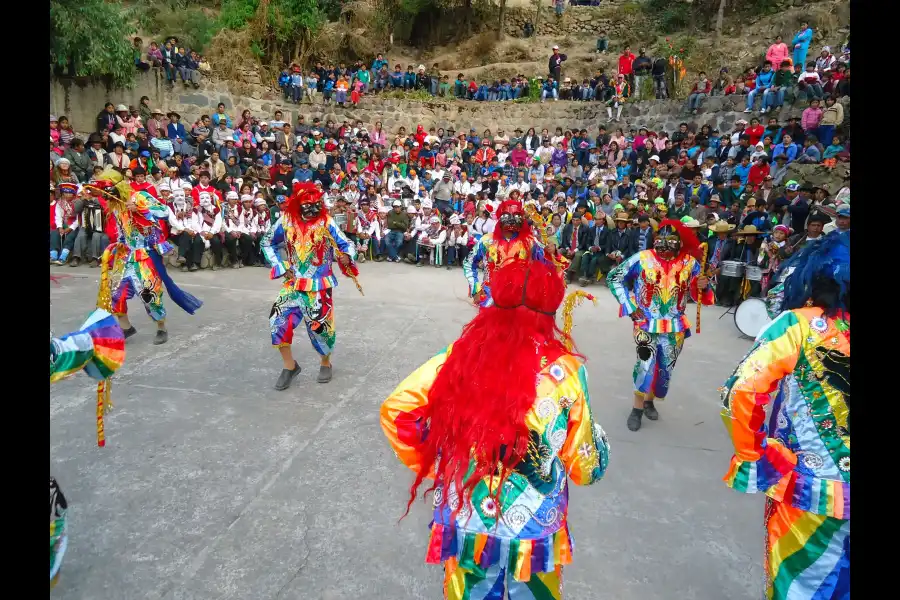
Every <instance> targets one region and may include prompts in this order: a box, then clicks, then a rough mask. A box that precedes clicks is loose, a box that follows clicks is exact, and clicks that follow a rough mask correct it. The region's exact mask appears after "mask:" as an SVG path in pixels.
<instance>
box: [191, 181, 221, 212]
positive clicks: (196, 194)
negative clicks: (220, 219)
mask: <svg viewBox="0 0 900 600" xmlns="http://www.w3.org/2000/svg"><path fill="white" fill-rule="evenodd" d="M200 192H209V193H210V194H212V195H213V204H215V205H216V206H222V194H220V193H219V190H217V189H216V188H214V187H213V186H211V185H207V186H206V187H204V186H203V184H200V183H198V184H197V186H196V187H195V188H193V189H192V190H191V198H193V199H194V208H197V207H198V206H200Z"/></svg>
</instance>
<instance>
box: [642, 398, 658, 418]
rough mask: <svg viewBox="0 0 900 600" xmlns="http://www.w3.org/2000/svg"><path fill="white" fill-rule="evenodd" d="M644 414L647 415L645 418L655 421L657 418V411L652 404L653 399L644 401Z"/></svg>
mask: <svg viewBox="0 0 900 600" xmlns="http://www.w3.org/2000/svg"><path fill="white" fill-rule="evenodd" d="M644 414H645V415H647V418H648V419H650V420H651V421H655V420H657V419H658V418H659V411H658V410H656V407H655V406H653V400H647V401H646V402H644Z"/></svg>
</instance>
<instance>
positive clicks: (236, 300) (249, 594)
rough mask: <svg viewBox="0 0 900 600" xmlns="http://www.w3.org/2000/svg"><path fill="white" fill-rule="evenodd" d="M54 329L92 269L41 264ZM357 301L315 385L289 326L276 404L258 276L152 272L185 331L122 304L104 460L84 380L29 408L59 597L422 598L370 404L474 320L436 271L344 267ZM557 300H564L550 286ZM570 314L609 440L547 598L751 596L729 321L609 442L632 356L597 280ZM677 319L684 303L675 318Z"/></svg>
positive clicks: (759, 504) (422, 516)
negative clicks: (46, 273) (168, 285)
mask: <svg viewBox="0 0 900 600" xmlns="http://www.w3.org/2000/svg"><path fill="white" fill-rule="evenodd" d="M51 271H52V272H54V273H57V274H63V275H66V276H68V277H66V278H65V279H63V280H62V281H61V283H60V285H54V284H51V292H50V295H51V299H52V303H53V304H52V309H51V324H52V325H53V329H54V332H55V333H56V334H62V333H65V332H68V331H72V330H73V329H75V328H77V327H78V326H79V325H80V324H81V322H82V321H83V319H84V318H85V317H86V316H87V315H88V314H89V312H90V311H91V310H92V309H93V307H94V302H95V297H96V286H97V282H98V277H99V272H98V270H97V269H89V268H86V267H81V268H77V269H70V268H59V267H57V268H53V269H51ZM361 271H362V273H361V276H360V281H361V283H362V285H363V287H364V288H365V292H366V296H365V297H362V296H360V295H359V294H358V293H357V291H356V289H355V288H354V286H353V284H352V282H350V281H349V280H346V279H345V278H341V282H340V287H339V288H338V290H337V292H336V301H335V305H336V316H337V324H338V337H337V349H336V352H335V355H334V365H335V368H334V380H333V381H332V382H331V383H329V384H327V385H320V384H317V383H316V382H315V375H316V373H317V370H318V368H317V364H318V361H317V358H316V356H315V355H314V353H313V351H312V349H311V347H310V345H309V344H308V341H307V339H306V337H305V333H303V332H299V331H298V336H297V343H295V345H294V348H295V356H296V357H297V359H298V361H299V362H300V364H301V366H302V367H303V372H302V373H301V375H299V376H298V377H297V378H296V379H295V380H294V384H293V386H292V387H291V388H290V390H288V391H286V392H276V391H275V390H274V389H272V386H273V384H274V382H275V379H276V378H277V376H278V374H279V372H280V370H281V362H280V360H279V358H278V354H277V353H276V352H275V350H273V349H272V347H271V346H270V341H269V334H268V331H267V318H268V314H269V309H270V307H271V303H272V301H273V300H274V298H275V295H276V293H277V290H278V286H279V283H278V282H273V281H269V280H268V278H267V275H268V274H267V271H265V270H263V269H259V268H245V269H242V270H224V271H219V272H217V273H212V272H210V271H206V270H205V271H199V272H197V273H191V274H183V273H180V272H178V271H176V270H173V272H172V274H173V276H174V278H175V279H176V280H177V281H178V282H179V284H183V285H184V288H185V289H187V290H189V291H190V292H191V293H193V294H195V295H197V296H198V297H200V298H201V299H203V300H204V302H205V304H204V306H203V308H202V309H201V310H200V311H199V312H198V314H197V315H196V316H193V317H191V316H189V315H187V314H185V313H184V312H182V311H181V310H180V309H179V308H178V307H177V306H174V305H173V304H172V303H171V301H169V299H168V298H166V304H167V307H168V308H169V309H170V317H169V320H168V322H169V342H168V343H167V344H166V345H164V346H153V345H152V343H151V342H152V338H153V332H154V327H153V325H152V323H151V322H150V321H149V319H148V318H147V317H146V315H145V314H144V311H143V308H142V307H141V305H140V303H139V302H138V301H132V302H131V303H130V310H131V314H132V321H133V323H134V324H135V326H136V327H137V328H138V334H137V335H136V336H135V337H133V338H131V339H130V340H129V343H128V356H127V360H126V363H125V366H124V367H123V368H122V370H121V371H120V373H119V374H118V375H116V377H115V378H114V385H113V401H114V403H115V409H114V411H113V413H112V414H111V415H110V416H109V417H108V418H107V421H106V434H107V445H106V448H102V449H101V448H97V447H96V440H95V420H94V384H93V382H92V381H91V380H89V379H88V378H87V377H84V376H76V377H73V378H71V379H69V380H66V381H64V382H62V383H60V384H57V385H55V386H54V387H53V388H52V389H51V395H50V436H51V437H50V439H51V446H50V473H51V474H53V475H54V476H55V477H56V478H57V479H58V480H59V482H60V485H61V486H62V489H63V491H64V492H65V494H66V496H67V498H68V500H69V505H70V511H69V514H70V532H71V533H70V543H69V548H68V553H67V554H66V560H65V564H64V565H63V570H62V578H61V581H60V583H59V585H58V586H57V588H56V589H55V590H54V591H53V592H52V594H51V597H52V598H55V599H58V600H74V599H96V598H115V599H121V600H132V599H144V598H147V599H161V598H165V599H167V600H188V599H191V600H212V599H236V600H250V599H253V600H268V599H272V600H274V599H291V600H301V599H303V600H307V599H309V600H313V599H315V600H318V599H324V600H345V599H346V600H350V599H359V598H372V599H389V600H418V599H435V600H436V599H438V598H440V597H441V581H442V571H441V569H440V568H439V567H434V566H427V565H425V564H424V557H425V549H426V548H425V546H426V543H427V525H428V522H429V520H430V510H429V506H428V505H426V504H424V503H421V502H419V503H417V504H416V505H415V506H414V508H413V510H412V511H411V513H410V515H409V517H407V518H406V519H404V520H403V521H402V522H400V523H399V524H398V519H399V517H400V516H401V515H402V514H403V510H404V507H405V504H406V498H407V490H408V487H409V484H410V483H411V482H412V476H411V473H410V472H409V471H408V470H407V469H406V468H405V467H403V466H402V465H401V464H400V463H399V462H398V461H397V460H396V458H395V457H394V455H393V453H392V452H391V450H390V449H389V447H388V445H387V443H386V441H385V439H384V437H383V435H382V432H381V428H380V427H379V423H378V410H379V406H380V404H381V402H382V401H383V400H384V398H385V397H386V396H387V395H388V394H389V393H390V392H391V391H392V390H393V389H394V387H395V386H396V385H397V384H398V383H399V382H400V381H401V380H402V379H403V378H404V377H405V376H406V375H407V374H408V373H410V372H411V371H413V370H414V369H415V368H416V367H418V366H419V365H420V364H421V363H423V362H424V361H425V360H427V359H428V358H429V357H431V356H432V355H433V354H434V353H436V352H437V351H438V350H440V349H441V348H442V347H444V346H445V345H446V344H447V343H448V342H451V341H452V340H453V339H455V338H456V337H457V336H458V335H459V332H460V329H461V327H462V325H463V324H464V323H466V322H467V321H468V320H469V319H470V318H471V317H472V316H473V315H474V309H473V308H472V307H471V305H469V304H467V302H466V300H465V295H466V286H465V281H464V278H463V276H462V273H461V272H460V271H459V270H458V269H457V270H453V271H446V270H444V269H434V268H430V267H425V268H418V269H417V268H413V267H410V266H408V265H394V264H387V263H383V264H365V265H362V266H361ZM570 288H571V286H570ZM590 289H591V291H594V292H596V293H597V294H598V296H599V306H597V307H591V305H590V303H586V304H584V305H583V306H582V307H581V308H579V309H578V310H577V311H576V316H575V323H576V326H575V331H574V334H575V339H576V341H577V343H578V344H579V349H580V350H581V352H582V353H584V354H585V355H586V356H587V358H588V362H587V365H588V369H589V373H590V393H591V404H592V407H593V410H594V414H595V418H596V420H597V421H598V422H599V423H600V424H601V425H602V426H603V427H604V429H605V430H606V431H607V433H608V434H609V437H610V443H611V459H610V466H609V470H608V472H607V475H606V477H605V478H604V479H603V480H602V481H600V482H598V483H597V484H595V485H594V486H591V487H588V488H576V487H574V486H573V488H572V494H571V500H570V514H569V520H570V524H571V529H572V532H573V535H574V537H575V543H576V550H575V559H574V563H573V564H572V565H571V566H570V567H568V568H567V569H566V573H565V588H566V594H567V597H568V598H572V599H585V600H587V599H591V600H596V599H600V598H607V599H610V600H694V599H695V600H721V599H724V598H727V599H729V600H740V599H751V598H753V599H755V598H758V597H760V595H761V592H762V558H763V544H762V542H763V529H762V516H763V515H762V513H763V498H762V497H761V496H746V495H742V494H738V493H735V492H733V491H731V490H729V489H727V488H726V487H725V484H724V483H723V482H722V480H721V479H722V475H723V474H724V473H725V470H726V468H727V465H728V460H729V457H730V456H731V447H730V442H729V440H728V438H727V436H726V434H725V432H724V429H723V426H722V423H721V420H720V418H719V406H720V400H719V395H718V393H717V388H718V386H719V385H721V383H722V382H723V381H724V380H725V379H726V378H727V377H728V375H729V374H730V373H731V370H732V369H733V368H734V366H735V365H736V363H737V362H738V361H739V360H740V358H741V357H742V356H743V354H744V353H745V352H746V351H747V350H748V348H749V346H750V342H749V341H748V340H746V339H742V338H740V337H739V334H738V331H737V329H736V328H735V326H734V323H733V320H732V318H731V316H730V315H727V316H726V317H725V318H723V319H721V320H718V318H717V317H718V316H719V315H721V314H722V311H723V309H721V308H716V307H709V308H704V311H703V321H702V325H703V326H702V333H701V334H700V335H696V334H695V335H694V336H693V337H691V338H690V339H688V340H687V342H686V344H685V351H684V353H683V354H682V355H681V357H680V358H679V361H678V366H677V369H676V372H675V376H674V378H673V383H672V388H671V393H670V396H669V398H668V399H667V400H666V401H665V402H664V403H662V404H660V406H659V408H660V414H661V416H660V420H659V421H657V422H649V421H646V420H645V421H644V427H643V428H642V429H641V430H640V431H639V432H637V433H632V432H630V431H628V430H627V428H626V427H625V420H626V417H627V416H628V412H629V410H630V406H631V370H632V366H633V363H634V360H635V350H634V344H633V341H632V338H631V330H630V322H628V321H627V320H625V319H619V318H618V317H617V311H616V305H615V302H614V300H613V298H612V297H611V295H610V294H609V291H608V290H607V289H606V288H605V287H593V288H590ZM690 318H691V321H693V320H694V307H691V308H690Z"/></svg>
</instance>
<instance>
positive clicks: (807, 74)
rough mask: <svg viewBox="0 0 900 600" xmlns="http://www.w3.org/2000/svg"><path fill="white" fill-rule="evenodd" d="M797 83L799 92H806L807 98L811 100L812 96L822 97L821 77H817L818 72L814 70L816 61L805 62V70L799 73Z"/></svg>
mask: <svg viewBox="0 0 900 600" xmlns="http://www.w3.org/2000/svg"><path fill="white" fill-rule="evenodd" d="M797 85H798V87H799V90H800V93H803V92H805V93H806V99H807V100H812V99H813V98H818V99H819V100H821V99H822V97H823V93H822V79H821V78H820V77H819V72H818V71H816V63H814V62H810V63H806V70H805V71H804V72H803V73H801V74H800V77H799V78H798V79H797ZM798 95H799V94H798Z"/></svg>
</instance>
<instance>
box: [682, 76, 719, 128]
mask: <svg viewBox="0 0 900 600" xmlns="http://www.w3.org/2000/svg"><path fill="white" fill-rule="evenodd" d="M698 75H699V78H698V80H697V82H696V83H694V86H693V87H692V88H691V93H690V94H689V95H688V108H689V109H690V111H691V114H692V115H696V114H697V111H699V110H700V106H701V104H702V103H703V100H704V99H705V98H706V97H707V96H709V94H710V92H711V91H712V85H711V83H710V81H709V80H708V79H707V78H706V73H705V72H704V71H700V73H699V74H698ZM673 141H674V140H673Z"/></svg>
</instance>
